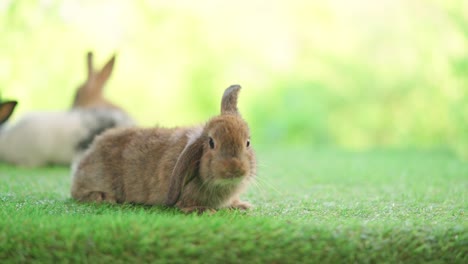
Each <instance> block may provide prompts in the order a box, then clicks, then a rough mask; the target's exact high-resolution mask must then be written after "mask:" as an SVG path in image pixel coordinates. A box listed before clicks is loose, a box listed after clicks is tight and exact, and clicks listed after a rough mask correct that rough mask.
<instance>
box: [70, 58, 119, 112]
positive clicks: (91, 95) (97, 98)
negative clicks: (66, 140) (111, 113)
mask: <svg viewBox="0 0 468 264" xmlns="http://www.w3.org/2000/svg"><path fill="white" fill-rule="evenodd" d="M114 63H115V55H114V56H112V57H111V58H110V60H109V61H108V62H107V63H106V64H105V65H104V67H103V68H102V69H101V70H100V71H96V70H94V66H93V53H92V52H91V51H89V52H88V54H87V63H86V65H87V70H88V78H87V79H86V81H85V83H83V84H82V85H81V86H80V87H79V88H78V90H77V91H76V94H75V99H74V100H73V105H72V107H73V108H76V107H110V108H116V109H119V110H122V109H121V108H120V107H118V106H116V105H115V104H113V103H111V102H110V101H109V100H107V99H106V98H104V95H103V89H104V85H105V84H106V82H107V80H108V79H109V77H110V75H111V74H112V70H113V69H114Z"/></svg>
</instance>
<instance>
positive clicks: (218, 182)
mask: <svg viewBox="0 0 468 264" xmlns="http://www.w3.org/2000/svg"><path fill="white" fill-rule="evenodd" d="M240 89H241V87H240V86H238V85H232V86H230V87H229V88H227V89H226V91H225V92H224V95H223V98H222V102H221V114H220V115H219V116H216V117H214V118H212V119H211V120H209V121H208V122H207V123H206V124H204V125H200V126H196V127H180V128H161V127H156V128H145V129H141V128H122V129H113V130H110V131H106V132H104V133H103V134H101V135H100V136H98V137H97V138H96V140H95V141H94V142H93V144H92V145H91V147H90V148H89V149H88V150H87V151H86V152H85V154H84V156H83V159H81V161H80V162H79V163H78V164H74V166H73V168H72V186H71V195H72V197H73V198H74V199H76V200H78V201H85V202H109V203H139V204H147V205H166V206H176V207H178V208H180V209H181V210H182V211H184V212H187V213H189V212H203V211H206V210H208V211H214V210H216V209H219V208H238V209H248V208H249V207H250V204H249V203H247V202H243V201H241V200H240V199H239V195H240V194H241V192H242V191H244V189H245V188H246V187H247V185H248V183H249V182H250V181H251V180H253V177H254V176H255V173H256V159H255V153H254V151H253V149H252V147H251V145H250V132H249V127H248V125H247V123H246V121H244V119H243V118H242V117H241V115H240V114H239V112H238V109H237V97H238V93H239V91H240Z"/></svg>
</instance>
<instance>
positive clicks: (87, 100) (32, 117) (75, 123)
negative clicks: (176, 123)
mask: <svg viewBox="0 0 468 264" xmlns="http://www.w3.org/2000/svg"><path fill="white" fill-rule="evenodd" d="M92 60H93V55H92V53H91V52H89V53H88V54H87V70H88V78H87V80H86V81H85V83H84V84H83V85H81V86H80V88H79V89H78V91H77V93H76V96H75V100H74V102H73V106H72V109H70V110H69V111H56V112H35V113H29V114H27V115H25V116H23V117H22V118H21V119H20V120H18V121H17V122H16V123H14V124H6V125H5V126H4V127H3V128H2V131H0V161H3V162H7V163H11V164H15V165H19V166H27V167H37V166H44V165H48V164H63V165H69V164H70V163H71V162H72V160H73V159H74V158H76V157H77V156H79V155H80V154H82V152H83V151H84V150H85V149H86V148H87V147H88V146H89V145H90V144H91V142H92V141H93V139H94V137H95V136H96V135H98V134H100V133H101V132H103V131H104V130H106V129H109V128H113V127H122V126H125V127H127V126H133V125H134V124H135V121H134V120H133V119H132V118H131V117H130V116H129V115H128V114H127V113H126V112H125V111H124V110H122V109H121V108H120V107H117V106H116V105H114V104H112V103H111V102H109V101H108V100H106V99H105V98H104V97H103V95H102V93H103V87H104V85H105V83H106V81H107V80H108V78H109V76H110V74H111V73H112V69H113V65H114V62H115V56H114V57H112V58H111V59H110V60H109V62H107V63H106V65H105V66H104V67H103V68H102V70H101V71H95V70H94V68H93V61H92Z"/></svg>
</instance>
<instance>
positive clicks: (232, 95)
mask: <svg viewBox="0 0 468 264" xmlns="http://www.w3.org/2000/svg"><path fill="white" fill-rule="evenodd" d="M240 89H241V87H240V85H237V84H235V85H231V86H229V87H228V88H227V89H226V90H225V91H224V94H223V99H222V100H221V114H223V115H226V114H234V115H238V114H239V111H238V110H237V97H238V95H239V91H240Z"/></svg>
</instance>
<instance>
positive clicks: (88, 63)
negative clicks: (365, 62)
mask: <svg viewBox="0 0 468 264" xmlns="http://www.w3.org/2000/svg"><path fill="white" fill-rule="evenodd" d="M86 66H87V68H88V80H90V79H91V76H93V74H94V67H93V52H92V51H88V54H87V55H86Z"/></svg>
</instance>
